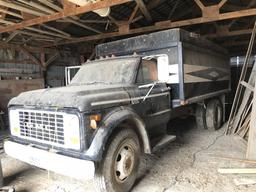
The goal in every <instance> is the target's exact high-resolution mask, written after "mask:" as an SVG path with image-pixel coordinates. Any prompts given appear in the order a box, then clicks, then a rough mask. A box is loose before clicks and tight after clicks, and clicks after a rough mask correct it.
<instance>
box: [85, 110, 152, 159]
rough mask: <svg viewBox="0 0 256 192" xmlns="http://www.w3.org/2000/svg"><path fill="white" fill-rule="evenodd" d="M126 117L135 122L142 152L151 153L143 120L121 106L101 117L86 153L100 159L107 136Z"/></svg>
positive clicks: (92, 157)
mask: <svg viewBox="0 0 256 192" xmlns="http://www.w3.org/2000/svg"><path fill="white" fill-rule="evenodd" d="M127 119H129V120H132V121H133V123H135V125H136V127H135V130H136V132H137V133H138V134H139V135H138V136H139V138H141V140H142V142H143V149H144V152H145V153H151V146H150V141H149V137H148V133H147V130H146V127H145V124H144V122H143V120H142V119H141V118H140V117H139V116H138V115H137V114H136V113H135V112H134V111H133V110H132V109H130V108H123V107H122V108H118V109H116V110H114V111H112V112H110V113H109V114H108V115H107V116H106V118H104V119H103V123H102V125H101V127H100V128H99V129H98V130H97V133H96V134H95V136H94V139H93V141H92V143H91V145H90V147H89V149H88V150H87V152H86V155H87V156H89V157H90V158H91V159H93V160H95V161H100V160H101V159H102V156H103V152H104V150H105V149H106V144H107V141H108V139H109V137H110V136H111V134H112V133H113V131H114V130H115V129H117V127H118V125H119V124H120V123H121V122H123V121H124V120H127Z"/></svg>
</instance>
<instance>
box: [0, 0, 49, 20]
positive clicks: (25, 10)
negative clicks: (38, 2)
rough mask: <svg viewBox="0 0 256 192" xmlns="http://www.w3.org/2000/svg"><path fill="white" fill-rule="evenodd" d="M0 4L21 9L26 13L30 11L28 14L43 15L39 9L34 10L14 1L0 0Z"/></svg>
mask: <svg viewBox="0 0 256 192" xmlns="http://www.w3.org/2000/svg"><path fill="white" fill-rule="evenodd" d="M0 5H1V6H4V7H8V8H12V9H15V10H19V11H23V12H26V13H30V14H32V15H36V16H42V15H44V14H43V13H41V12H40V11H35V10H33V9H29V8H27V7H23V6H21V5H18V4H15V3H9V2H6V1H3V0H0Z"/></svg>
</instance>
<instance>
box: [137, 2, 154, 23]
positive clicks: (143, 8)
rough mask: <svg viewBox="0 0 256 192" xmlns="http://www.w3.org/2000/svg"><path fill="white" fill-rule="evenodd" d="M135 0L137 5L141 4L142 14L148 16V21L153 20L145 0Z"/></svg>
mask: <svg viewBox="0 0 256 192" xmlns="http://www.w3.org/2000/svg"><path fill="white" fill-rule="evenodd" d="M135 1H136V3H137V5H138V6H139V8H140V10H141V12H142V14H143V15H144V16H145V17H146V19H147V20H148V21H152V17H151V15H150V13H149V11H148V9H147V7H146V5H145V3H144V1H143V0H135Z"/></svg>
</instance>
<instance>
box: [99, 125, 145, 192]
mask: <svg viewBox="0 0 256 192" xmlns="http://www.w3.org/2000/svg"><path fill="white" fill-rule="evenodd" d="M139 161H140V144H139V139H138V136H137V134H136V133H135V132H134V131H133V130H132V129H123V130H121V131H120V132H119V133H117V134H116V135H115V136H114V137H113V138H112V139H111V142H110V144H109V147H108V149H107V151H106V153H105V156H104V159H103V161H102V162H101V163H100V164H99V166H98V167H97V169H96V175H95V179H94V181H95V185H96V188H97V189H98V191H100V192H127V191H130V190H131V188H132V186H133V185H134V182H135V180H136V178H137V173H138V168H139Z"/></svg>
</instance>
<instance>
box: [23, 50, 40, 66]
mask: <svg viewBox="0 0 256 192" xmlns="http://www.w3.org/2000/svg"><path fill="white" fill-rule="evenodd" d="M20 51H21V52H23V53H24V54H25V55H27V56H28V57H29V59H30V60H31V61H33V62H34V63H35V64H38V65H40V66H41V67H43V68H44V66H43V65H42V63H41V62H40V61H39V60H38V59H37V58H36V57H35V56H34V55H32V54H31V53H30V52H29V51H28V50H27V49H26V48H25V47H22V46H21V47H20Z"/></svg>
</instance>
